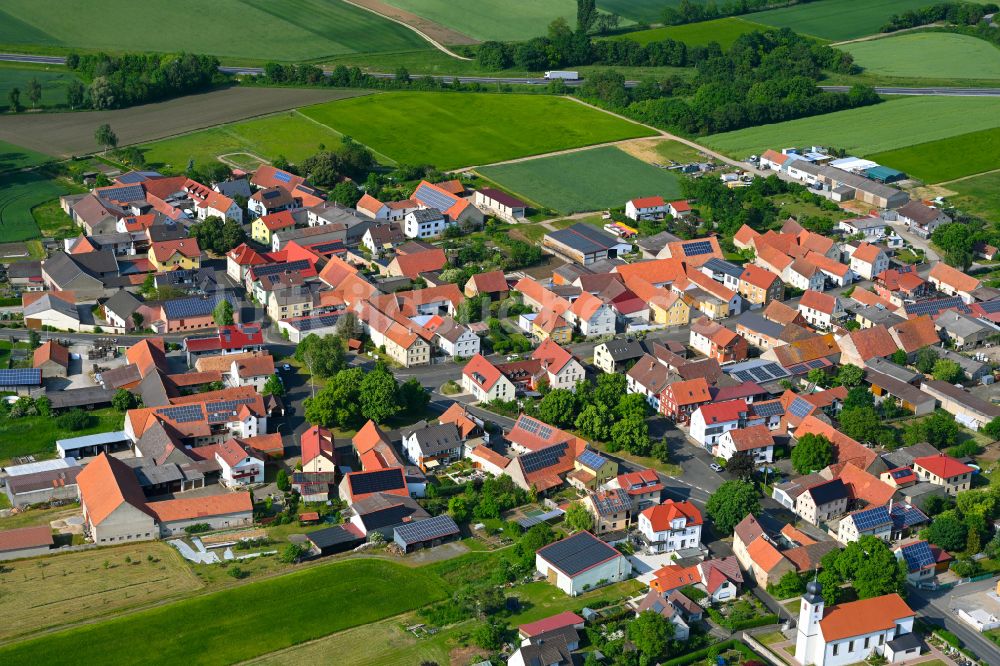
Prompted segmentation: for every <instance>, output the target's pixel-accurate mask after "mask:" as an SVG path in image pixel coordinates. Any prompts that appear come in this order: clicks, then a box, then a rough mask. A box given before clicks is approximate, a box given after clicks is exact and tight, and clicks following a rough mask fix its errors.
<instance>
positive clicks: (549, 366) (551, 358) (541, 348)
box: [531, 338, 573, 374]
mask: <svg viewBox="0 0 1000 666" xmlns="http://www.w3.org/2000/svg"><path fill="white" fill-rule="evenodd" d="M531 358H532V359H534V360H538V361H541V362H542V367H544V368H545V369H546V370H548V371H549V372H550V373H552V374H558V373H559V372H560V371H561V370H562V369H563V368H564V367H566V364H567V363H569V362H570V361H571V360H573V354H571V353H570V352H568V351H567V350H565V349H563V348H562V347H560V346H559V344H558V343H557V342H555V341H554V340H552V338H548V339H546V340H545V342H543V343H542V344H540V345H538V348H537V349H536V350H535V351H534V352H532V354H531Z"/></svg>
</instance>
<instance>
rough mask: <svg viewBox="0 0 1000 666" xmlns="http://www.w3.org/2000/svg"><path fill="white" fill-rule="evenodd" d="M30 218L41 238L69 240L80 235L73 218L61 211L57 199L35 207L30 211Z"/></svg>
mask: <svg viewBox="0 0 1000 666" xmlns="http://www.w3.org/2000/svg"><path fill="white" fill-rule="evenodd" d="M31 216H32V217H33V218H34V219H35V224H37V225H38V228H39V230H41V232H42V235H43V236H50V237H52V238H69V237H72V236H77V235H79V234H80V230H79V228H78V227H77V226H76V224H74V223H73V218H71V217H70V216H69V215H67V214H66V211H64V210H63V209H62V207H61V206H60V205H59V200H58V199H53V200H52V201H46V202H45V203H43V204H40V205H38V206H35V207H34V208H32V209H31Z"/></svg>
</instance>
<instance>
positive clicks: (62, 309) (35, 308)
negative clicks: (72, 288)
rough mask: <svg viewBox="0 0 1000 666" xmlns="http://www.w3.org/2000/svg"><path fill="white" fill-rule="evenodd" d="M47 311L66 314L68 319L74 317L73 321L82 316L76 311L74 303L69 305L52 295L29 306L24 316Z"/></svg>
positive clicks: (45, 296) (25, 309) (43, 297)
mask: <svg viewBox="0 0 1000 666" xmlns="http://www.w3.org/2000/svg"><path fill="white" fill-rule="evenodd" d="M47 310H55V311H56V312H58V313H60V314H64V315H66V316H67V317H72V318H73V319H79V318H80V314H79V313H78V312H77V310H76V305H74V304H73V303H67V302H66V301H64V300H63V299H61V298H57V297H55V296H53V295H52V294H45V295H44V296H42V297H41V298H39V299H38V300H37V301H35V302H34V303H31V304H29V305H28V307H26V308H24V316H25V317H29V316H31V315H34V314H38V313H40V312H45V311H47Z"/></svg>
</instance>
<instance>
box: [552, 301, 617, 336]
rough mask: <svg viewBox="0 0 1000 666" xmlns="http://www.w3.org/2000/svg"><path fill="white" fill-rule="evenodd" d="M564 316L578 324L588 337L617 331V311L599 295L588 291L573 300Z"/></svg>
mask: <svg viewBox="0 0 1000 666" xmlns="http://www.w3.org/2000/svg"><path fill="white" fill-rule="evenodd" d="M563 317H564V318H566V319H567V320H569V321H570V323H572V324H575V325H578V326H579V327H580V332H581V333H583V335H584V336H586V337H588V338H595V337H598V336H601V335H613V334H614V332H615V311H614V310H613V309H611V306H609V305H608V304H607V303H605V302H604V301H602V300H601V299H599V298H598V297H597V296H594V295H593V294H590V293H587V292H583V293H582V294H580V297H579V298H577V299H576V300H575V301H573V305H572V306H571V307H570V309H569V310H567V312H566V314H565V315H563Z"/></svg>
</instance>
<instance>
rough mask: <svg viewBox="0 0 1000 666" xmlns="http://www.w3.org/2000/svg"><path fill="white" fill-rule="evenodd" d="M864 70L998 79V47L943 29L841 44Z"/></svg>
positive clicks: (927, 75) (999, 62)
mask: <svg viewBox="0 0 1000 666" xmlns="http://www.w3.org/2000/svg"><path fill="white" fill-rule="evenodd" d="M840 48H841V49H842V50H844V51H847V52H848V53H850V54H851V55H853V56H854V62H855V63H856V64H858V65H860V66H861V67H863V68H864V69H865V71H866V72H869V73H873V74H882V75H885V76H900V77H914V78H928V79H1000V49H998V48H997V47H995V46H993V45H992V44H990V43H989V42H987V41H985V40H983V39H978V38H976V37H970V36H969V35H955V34H951V33H946V32H915V33H908V34H902V35H896V36H895V37H886V38H884V39H872V40H869V41H866V42H855V43H853V44H846V45H844V46H842V47H840Z"/></svg>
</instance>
